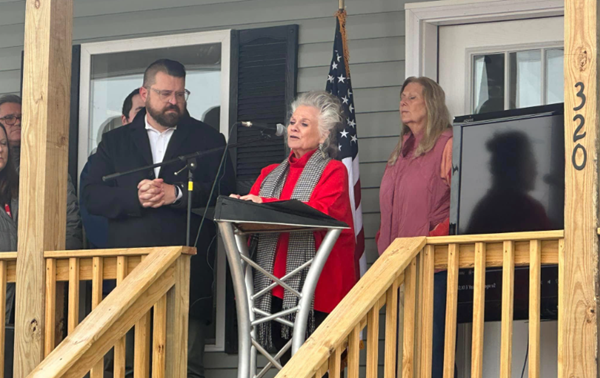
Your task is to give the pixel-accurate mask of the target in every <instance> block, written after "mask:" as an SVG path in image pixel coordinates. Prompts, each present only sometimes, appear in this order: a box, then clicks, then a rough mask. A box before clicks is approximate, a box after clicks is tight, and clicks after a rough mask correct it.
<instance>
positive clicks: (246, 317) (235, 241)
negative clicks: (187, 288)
mask: <svg viewBox="0 0 600 378" xmlns="http://www.w3.org/2000/svg"><path fill="white" fill-rule="evenodd" d="M217 223H218V225H219V231H220V232H221V237H222V238H223V241H224V244H225V250H226V252H227V260H228V262H229V267H230V270H231V277H232V280H233V289H234V292H235V298H236V301H235V302H236V310H237V319H238V343H239V350H238V353H239V355H238V358H239V364H238V378H261V377H263V376H264V375H265V374H266V373H267V371H269V370H270V369H271V368H276V369H281V368H282V366H281V364H280V363H279V361H278V360H279V358H280V357H281V356H282V355H283V354H284V353H285V352H286V351H288V350H289V349H290V348H291V349H292V355H294V354H295V353H296V352H297V351H298V349H300V347H301V346H302V344H303V343H304V337H305V334H306V326H307V320H308V315H309V312H310V306H311V303H312V300H313V296H314V292H315V288H316V286H317V282H318V280H319V276H320V275H321V271H322V270H323V267H324V266H325V262H326V261H327V258H328V257H329V253H330V252H331V249H332V248H333V246H334V245H335V242H336V241H337V239H338V237H339V236H340V233H341V232H342V230H341V229H340V228H331V229H328V230H327V234H326V235H325V238H324V239H323V242H322V243H321V246H320V247H319V250H318V251H317V252H316V254H315V257H314V258H313V259H311V260H309V261H307V262H306V263H304V264H303V265H302V266H300V267H299V268H298V269H296V270H294V271H293V272H289V273H287V274H286V275H285V276H284V277H283V278H281V279H279V278H277V277H275V276H274V275H273V274H272V273H271V272H267V271H266V270H264V269H263V268H262V267H260V266H259V265H258V264H256V263H255V262H254V261H253V260H252V259H251V258H250V256H249V253H248V240H247V237H246V235H247V234H249V233H245V232H242V231H241V230H239V229H237V228H236V227H235V226H234V224H233V223H232V222H228V221H217ZM299 231H309V229H301V230H299ZM252 233H256V232H252ZM304 269H308V273H307V276H306V280H305V282H304V286H303V287H302V290H301V291H300V292H298V291H297V290H294V289H293V288H291V287H290V286H289V285H288V284H287V283H286V281H287V280H288V279H289V278H290V277H292V276H294V275H296V274H298V273H300V272H301V271H303V270H304ZM253 270H254V271H256V272H257V273H259V274H263V275H265V276H266V277H268V278H269V279H271V280H272V281H273V283H272V284H271V285H270V286H268V287H267V288H265V289H264V290H261V291H260V292H258V293H254V283H253ZM278 285H279V286H281V287H283V288H284V289H285V290H288V291H290V292H291V293H292V294H293V295H295V296H296V297H298V298H299V300H298V305H297V306H296V307H294V308H291V309H285V310H282V311H280V312H278V313H276V314H270V313H268V312H265V311H262V310H260V309H258V308H256V307H255V306H254V303H255V300H256V299H257V298H259V297H261V296H263V295H271V291H272V290H273V288H275V287H276V286H278ZM294 312H296V320H295V322H294V323H291V322H290V321H288V320H286V319H285V318H284V317H285V316H286V315H289V314H290V313H294ZM271 321H276V322H279V323H281V324H284V325H286V326H289V327H292V329H293V334H292V339H291V340H290V341H289V342H288V343H286V345H285V346H284V347H283V348H282V349H280V350H279V351H278V352H277V353H275V354H274V355H271V354H270V353H269V352H268V351H267V350H266V349H265V348H264V347H263V346H262V345H260V344H259V343H258V341H257V337H256V336H257V332H256V326H257V325H259V324H262V323H265V322H271ZM257 352H260V354H262V355H263V356H265V358H266V359H267V360H268V363H267V365H266V366H265V367H263V368H262V369H261V371H260V372H257V365H256V358H257Z"/></svg>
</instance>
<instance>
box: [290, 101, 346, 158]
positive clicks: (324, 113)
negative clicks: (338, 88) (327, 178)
mask: <svg viewBox="0 0 600 378" xmlns="http://www.w3.org/2000/svg"><path fill="white" fill-rule="evenodd" d="M299 106H312V107H313V108H316V109H317V110H318V111H319V132H320V133H321V136H324V135H327V138H326V139H325V142H324V143H323V147H322V151H323V152H325V153H326V154H327V155H328V156H329V157H335V155H336V153H337V146H336V145H335V141H336V136H337V135H336V134H337V129H338V127H339V125H340V124H341V122H342V120H343V118H342V103H341V102H340V100H339V99H338V98H337V97H335V96H334V95H332V94H330V93H328V92H325V91H312V92H306V93H302V94H301V95H300V96H298V97H297V98H296V100H295V101H294V102H293V103H292V114H293V113H294V112H295V111H296V109H297V108H298V107H299Z"/></svg>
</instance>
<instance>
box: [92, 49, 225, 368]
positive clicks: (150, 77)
mask: <svg viewBox="0 0 600 378" xmlns="http://www.w3.org/2000/svg"><path fill="white" fill-rule="evenodd" d="M189 95H190V92H189V91H188V90H187V89H185V68H184V67H183V65H182V64H181V63H179V62H175V61H172V60H168V59H161V60H158V61H156V62H154V63H152V64H151V65H150V66H149V67H148V68H147V69H146V72H145V73H144V83H143V86H142V87H141V88H140V96H141V98H142V101H143V102H144V104H145V107H146V109H145V110H141V111H140V112H139V113H138V114H137V115H136V117H135V118H134V119H133V121H132V123H131V124H130V125H128V126H126V127H121V128H118V129H115V130H113V131H110V132H108V133H106V134H104V137H103V138H102V142H100V145H99V146H98V150H97V152H96V157H95V158H94V159H93V160H91V161H90V168H89V178H88V182H87V183H86V184H85V188H84V190H83V192H84V196H85V199H84V200H85V201H86V203H87V204H88V210H89V211H90V213H92V214H96V215H102V216H104V217H106V218H108V247H109V248H117V247H118V248H130V247H151V246H167V245H185V242H186V232H185V230H186V209H187V198H188V193H187V190H186V189H185V188H186V187H187V186H186V185H184V184H185V180H186V177H187V174H184V175H180V176H175V174H174V173H175V172H177V171H179V170H181V169H182V168H183V167H184V166H185V164H186V163H185V162H178V163H175V164H172V165H169V166H166V167H157V168H154V169H148V170H146V171H142V172H137V173H133V174H130V175H125V176H121V177H119V178H117V179H115V180H112V181H109V182H103V181H102V177H103V176H105V175H108V174H111V173H115V172H125V171H128V170H131V169H134V168H139V167H142V166H146V165H150V164H154V163H159V162H162V161H164V160H170V159H173V158H175V157H177V156H180V155H186V154H190V153H193V152H196V151H206V150H209V149H213V148H215V147H219V146H225V138H224V137H223V135H221V134H219V132H218V131H216V130H215V129H213V128H211V127H210V126H208V125H207V124H205V123H203V122H200V121H198V120H195V119H193V118H191V117H189V116H188V115H187V111H186V102H187V98H188V96H189ZM220 158H221V154H220V153H214V154H209V155H205V156H201V157H199V158H198V162H197V163H198V164H197V166H198V168H197V169H196V170H195V171H194V189H193V196H192V199H193V204H192V205H193V207H203V206H205V205H206V204H207V203H209V202H210V203H214V200H215V198H216V196H217V195H218V194H225V195H228V194H229V193H232V192H233V191H234V189H235V188H234V186H235V179H234V176H233V166H232V164H231V161H230V160H229V159H227V161H226V166H225V167H223V170H222V171H221V172H222V174H221V176H222V177H221V179H220V180H221V181H220V184H219V185H217V186H216V188H217V190H215V192H216V193H214V194H213V197H212V198H211V199H210V201H209V194H210V190H211V186H212V183H213V181H214V180H215V177H216V175H217V170H218V166H219V162H220ZM223 172H224V173H223ZM219 189H220V193H217V192H219ZM199 224H200V217H198V216H195V215H193V216H192V227H191V240H195V238H196V234H197V232H198V226H199ZM215 235H216V229H215V227H214V224H213V223H212V222H205V223H204V226H203V228H202V231H201V234H200V238H199V240H198V243H197V247H198V251H197V253H198V254H197V255H196V256H194V257H192V261H191V278H190V281H191V282H190V327H189V338H188V377H203V368H202V367H203V363H202V352H203V349H204V337H203V333H204V328H205V325H206V324H207V323H208V322H210V320H211V315H212V307H213V306H212V303H213V302H212V283H213V272H212V268H211V266H212V265H213V262H214V246H216V244H217V243H216V242H215V243H213V241H214V238H215ZM210 245H212V246H213V248H212V251H211V250H209V246H210ZM207 255H208V256H207Z"/></svg>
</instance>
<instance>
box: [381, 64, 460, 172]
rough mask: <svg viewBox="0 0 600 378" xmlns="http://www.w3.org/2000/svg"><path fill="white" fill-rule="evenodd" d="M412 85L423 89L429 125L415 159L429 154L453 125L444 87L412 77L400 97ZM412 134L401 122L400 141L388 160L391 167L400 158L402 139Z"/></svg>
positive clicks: (429, 80) (403, 86)
mask: <svg viewBox="0 0 600 378" xmlns="http://www.w3.org/2000/svg"><path fill="white" fill-rule="evenodd" d="M410 83H417V84H420V85H421V87H423V99H424V100H425V109H426V112H427V123H426V125H425V130H424V131H423V139H421V141H420V142H419V145H418V146H417V149H416V150H415V153H414V157H419V156H421V155H424V154H426V153H427V152H429V151H430V150H431V149H432V148H433V146H435V142H437V140H438V138H439V136H440V135H442V133H443V132H444V131H446V129H448V128H451V127H452V125H451V123H450V112H449V111H448V107H447V106H446V94H445V93H444V90H443V89H442V87H440V85H439V84H438V83H436V82H435V81H433V80H431V79H430V78H428V77H424V76H421V77H414V76H411V77H409V78H407V79H406V80H405V81H404V84H402V89H401V90H400V95H402V92H404V88H405V87H406V86H407V85H408V84H410ZM410 132H411V131H410V129H409V128H408V126H406V125H405V124H404V123H402V121H400V139H399V140H398V144H397V145H396V148H394V151H393V152H392V155H391V156H390V158H389V160H388V164H389V165H394V164H396V161H397V160H398V156H400V151H402V139H403V138H404V136H405V135H406V134H408V133H410Z"/></svg>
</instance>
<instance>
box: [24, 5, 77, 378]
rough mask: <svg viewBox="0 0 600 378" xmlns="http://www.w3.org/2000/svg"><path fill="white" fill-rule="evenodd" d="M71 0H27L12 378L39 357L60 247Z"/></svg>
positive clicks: (64, 197) (63, 220) (63, 219)
mask: <svg viewBox="0 0 600 378" xmlns="http://www.w3.org/2000/svg"><path fill="white" fill-rule="evenodd" d="M72 22H73V2H72V0H27V3H26V14H25V55H24V58H25V60H24V65H23V130H22V134H23V135H22V141H21V168H20V170H21V172H20V175H21V181H20V192H19V198H20V200H19V202H20V211H19V246H18V259H17V301H16V304H17V305H16V318H15V328H16V329H15V353H14V371H15V377H24V376H26V375H27V374H28V373H29V372H31V371H32V370H33V368H34V367H35V366H36V365H37V364H38V363H39V362H40V361H41V360H42V358H43V355H44V305H45V304H44V293H45V287H44V282H45V263H44V251H51V250H62V249H64V246H65V244H64V243H65V227H66V200H67V195H66V193H67V154H68V141H69V132H68V131H69V130H68V124H69V106H70V88H71V45H72Z"/></svg>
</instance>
